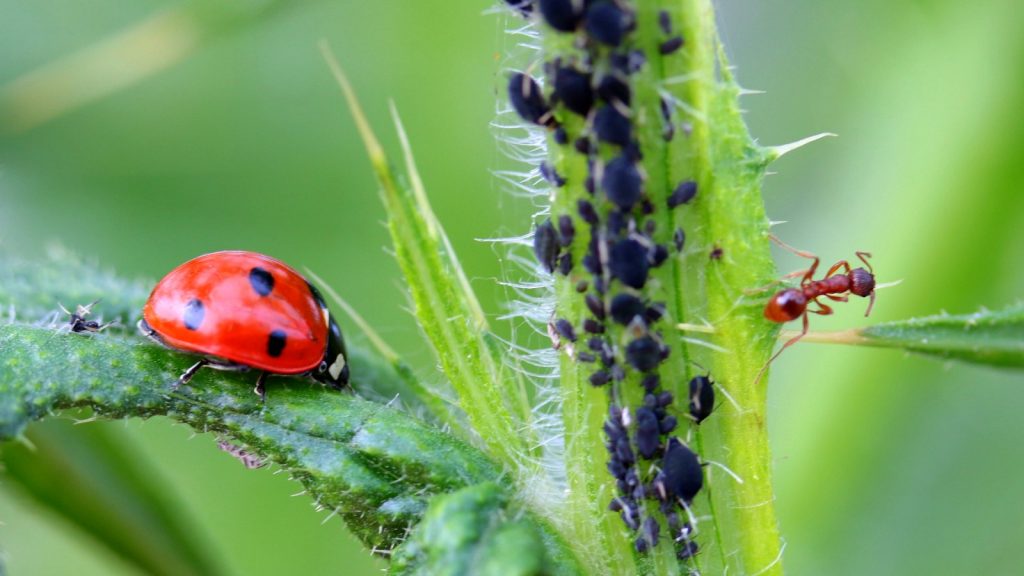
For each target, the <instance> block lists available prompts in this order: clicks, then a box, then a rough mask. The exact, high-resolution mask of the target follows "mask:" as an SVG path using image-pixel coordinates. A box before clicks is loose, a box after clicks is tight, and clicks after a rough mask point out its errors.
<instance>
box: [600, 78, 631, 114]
mask: <svg viewBox="0 0 1024 576" xmlns="http://www.w3.org/2000/svg"><path fill="white" fill-rule="evenodd" d="M597 95H598V96H600V97H601V98H603V99H604V101H605V102H609V103H614V102H618V103H620V104H623V105H625V106H629V105H630V101H631V97H630V91H629V84H627V83H626V82H625V81H624V80H623V79H621V78H619V77H618V76H616V75H615V74H607V75H605V76H603V77H602V78H601V81H600V82H598V83H597Z"/></svg>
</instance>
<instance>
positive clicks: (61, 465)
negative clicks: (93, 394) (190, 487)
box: [2, 421, 223, 575]
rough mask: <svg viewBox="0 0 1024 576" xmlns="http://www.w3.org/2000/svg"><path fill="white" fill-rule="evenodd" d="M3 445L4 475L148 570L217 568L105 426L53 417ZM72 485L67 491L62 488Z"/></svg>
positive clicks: (152, 477)
mask: <svg viewBox="0 0 1024 576" xmlns="http://www.w3.org/2000/svg"><path fill="white" fill-rule="evenodd" d="M29 441H30V442H31V445H32V446H33V447H34V449H29V448H28V447H27V446H26V445H12V446H5V447H4V449H3V452H2V456H3V465H4V477H5V478H8V479H11V480H13V481H14V482H16V483H17V484H18V486H19V487H20V488H21V489H22V490H23V491H24V492H26V493H27V494H29V495H30V496H31V497H32V498H34V499H35V500H36V501H37V502H39V503H40V504H42V505H43V506H45V507H46V508H49V509H50V510H52V511H53V512H55V513H56V514H58V515H60V516H61V517H63V518H65V519H67V520H68V521H70V522H71V523H72V524H74V525H76V526H78V527H79V528H81V529H82V530H84V531H85V532H87V533H88V534H90V535H91V536H92V537H93V538H96V539H97V540H99V541H100V542H102V543H103V544H105V545H106V546H107V548H108V549H109V550H110V551H111V552H112V553H114V554H116V555H118V556H120V557H121V558H122V559H124V560H125V561H127V562H129V563H131V564H134V565H135V566H136V567H138V568H139V569H140V570H141V571H142V572H144V573H147V574H164V575H175V574H219V573H221V572H223V569H222V567H221V566H219V565H218V564H217V563H216V562H215V560H214V559H213V557H211V555H210V554H209V553H208V552H207V550H206V549H205V548H204V547H203V543H202V542H201V541H200V540H199V538H198V537H197V536H196V535H195V533H194V531H192V530H190V527H191V525H192V522H190V519H189V516H188V514H187V511H186V510H184V509H182V507H181V506H177V505H175V503H174V501H173V499H172V498H169V497H168V494H170V491H169V490H167V489H166V486H164V485H163V484H162V483H161V482H160V477H159V475H157V474H153V471H152V470H150V469H148V468H147V467H146V466H145V465H144V462H143V461H140V460H139V459H138V458H137V455H134V454H132V452H131V451H130V450H128V449H127V448H126V447H125V446H124V445H123V444H122V443H121V442H120V441H119V439H118V438H117V436H116V435H114V434H110V433H109V432H108V430H107V429H105V428H103V427H100V426H74V425H73V424H71V423H70V422H59V421H55V422H52V423H51V425H50V426H44V427H37V428H33V429H32V430H31V431H30V433H29ZM68 486H74V487H75V489H74V490H68Z"/></svg>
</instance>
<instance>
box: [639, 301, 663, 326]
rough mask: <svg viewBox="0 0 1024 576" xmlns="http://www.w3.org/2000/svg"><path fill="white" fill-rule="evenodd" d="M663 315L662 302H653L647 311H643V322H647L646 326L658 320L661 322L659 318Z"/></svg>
mask: <svg viewBox="0 0 1024 576" xmlns="http://www.w3.org/2000/svg"><path fill="white" fill-rule="evenodd" d="M664 315H665V304H664V303H662V302H655V303H654V304H651V305H650V306H648V307H647V310H645V311H644V320H647V323H648V324H653V323H655V322H657V321H658V320H661V317H662V316H664Z"/></svg>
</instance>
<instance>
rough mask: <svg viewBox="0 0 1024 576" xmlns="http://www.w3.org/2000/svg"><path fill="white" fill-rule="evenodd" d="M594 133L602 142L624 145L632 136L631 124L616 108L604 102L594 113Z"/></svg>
mask: <svg viewBox="0 0 1024 576" xmlns="http://www.w3.org/2000/svg"><path fill="white" fill-rule="evenodd" d="M594 133H595V134H597V138H598V139H599V140H601V141H603V142H611V143H612V144H618V145H619V146H625V145H627V144H629V141H630V139H631V138H632V137H633V126H632V125H631V124H630V123H629V118H627V117H626V115H625V114H623V113H622V112H620V111H619V109H618V108H616V107H615V106H613V105H611V104H605V105H604V106H602V107H600V108H598V109H597V113H596V114H594Z"/></svg>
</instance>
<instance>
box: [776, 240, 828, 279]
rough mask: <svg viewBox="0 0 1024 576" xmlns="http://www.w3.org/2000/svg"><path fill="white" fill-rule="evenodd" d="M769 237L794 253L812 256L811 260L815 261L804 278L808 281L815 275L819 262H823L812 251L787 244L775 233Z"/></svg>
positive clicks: (807, 256) (805, 256)
mask: <svg viewBox="0 0 1024 576" xmlns="http://www.w3.org/2000/svg"><path fill="white" fill-rule="evenodd" d="M768 237H769V238H771V239H772V241H774V242H775V243H776V244H778V245H779V246H781V247H783V248H785V249H786V250H789V251H790V252H792V253H793V254H796V255H797V256H802V257H804V258H810V259H811V260H814V263H813V264H811V267H810V268H808V269H807V272H805V273H804V278H803V279H804V280H805V281H806V280H810V279H811V278H813V277H814V272H815V270H817V269H818V264H819V263H820V262H821V259H820V258H818V257H817V256H815V255H814V254H811V253H810V252H807V251H805V250H800V249H798V248H794V247H792V246H790V245H789V244H786V243H785V242H783V241H782V240H779V237H778V236H776V235H775V234H769V235H768Z"/></svg>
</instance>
